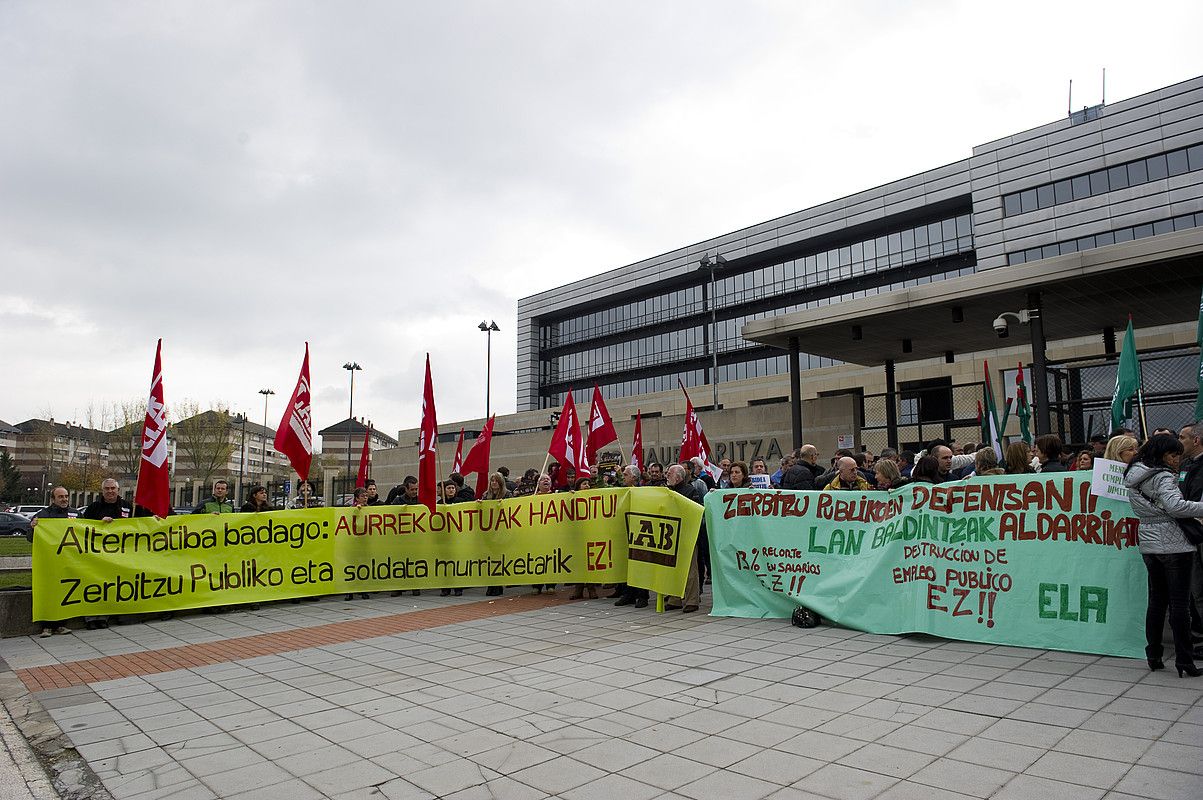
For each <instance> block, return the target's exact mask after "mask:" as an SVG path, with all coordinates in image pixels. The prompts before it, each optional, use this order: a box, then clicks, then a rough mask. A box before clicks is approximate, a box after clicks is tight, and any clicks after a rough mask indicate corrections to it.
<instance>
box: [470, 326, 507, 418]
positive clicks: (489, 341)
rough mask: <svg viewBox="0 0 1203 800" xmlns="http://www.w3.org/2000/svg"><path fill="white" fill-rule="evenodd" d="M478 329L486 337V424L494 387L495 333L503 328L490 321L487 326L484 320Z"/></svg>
mask: <svg viewBox="0 0 1203 800" xmlns="http://www.w3.org/2000/svg"><path fill="white" fill-rule="evenodd" d="M476 327H478V328H480V329H481V331H482V332H484V335H485V422H488V421H489V410H490V409H489V393H490V390H491V389H492V388H493V387H492V372H493V332H494V331H497V332H500V331H501V328H498V327H497V323H496V322H495V321H493V320H489V322H488V324H485V321H484V320H481V321H480V324H479V325H477V326H476Z"/></svg>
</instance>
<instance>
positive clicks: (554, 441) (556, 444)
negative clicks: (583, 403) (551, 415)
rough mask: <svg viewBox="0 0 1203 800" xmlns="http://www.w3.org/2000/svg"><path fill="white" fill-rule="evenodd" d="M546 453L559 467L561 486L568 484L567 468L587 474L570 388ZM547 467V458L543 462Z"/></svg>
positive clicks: (587, 468)
mask: <svg viewBox="0 0 1203 800" xmlns="http://www.w3.org/2000/svg"><path fill="white" fill-rule="evenodd" d="M547 454H548V456H550V457H551V458H554V459H556V461H558V462H559V464H560V469H559V470H558V471H557V473H556V476H555V477H556V480H557V482H558V483H559V484H560V485H562V486H567V485H568V470H569V469H572V470H574V471H575V472H576V474H577V476H578V477H579V476H582V475H588V474H589V457H588V455H587V454H586V452H585V443H584V442H582V441H581V426H580V423H579V422H578V421H577V416H576V403H575V402H573V400H572V389H569V390H568V394H567V396H566V397H565V398H564V408H563V409H562V410H561V411H560V420H559V422H557V423H556V429H555V431H554V432H553V433H552V435H551V444H549V445H548V446H547ZM543 465H544V469H545V470H546V467H547V459H544V462H543Z"/></svg>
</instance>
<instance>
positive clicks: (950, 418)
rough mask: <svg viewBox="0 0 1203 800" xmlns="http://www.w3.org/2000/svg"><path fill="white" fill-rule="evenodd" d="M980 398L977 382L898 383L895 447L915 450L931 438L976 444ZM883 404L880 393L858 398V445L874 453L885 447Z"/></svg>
mask: <svg viewBox="0 0 1203 800" xmlns="http://www.w3.org/2000/svg"><path fill="white" fill-rule="evenodd" d="M981 399H982V384H981V383H980V382H978V383H959V384H953V383H951V382H949V383H944V384H938V383H936V382H932V383H931V384H930V385H911V386H908V385H906V384H900V385H899V387H898V391H897V393H896V395H895V412H896V419H897V421H898V444H899V448H900V449H902V450H919V449H920V448H922V447H923V446H924V445H925V444H926V443H927V442H930V441H931V440H932V439H945V440H951V439H955V440H957V441H958V442H962V443H964V442H970V441H972V442H976V441H977V440H979V439H980V438H981V427H980V426H979V425H978V420H977V406H978V403H979V402H980V401H981ZM886 402H887V396H886V395H885V394H884V393H881V394H867V395H864V396H863V397H862V402H861V409H862V410H861V442H862V444H864V445H865V446H866V447H868V448H869V449H870V450H873V451H875V452H881V448H883V447H889V443H888V439H889V433H888V431H887V429H886Z"/></svg>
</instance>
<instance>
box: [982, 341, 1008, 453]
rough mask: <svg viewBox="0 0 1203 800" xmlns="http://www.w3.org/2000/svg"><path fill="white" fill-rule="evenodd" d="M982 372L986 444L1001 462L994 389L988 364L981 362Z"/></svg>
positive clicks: (1000, 444)
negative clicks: (983, 376)
mask: <svg viewBox="0 0 1203 800" xmlns="http://www.w3.org/2000/svg"><path fill="white" fill-rule="evenodd" d="M982 372H983V374H984V375H985V380H984V381H983V382H982V395H983V400H984V401H985V406H984V408H983V409H982V410H983V412H984V413H983V414H982V422H983V423H984V426H985V428H986V431H987V434H988V438H987V439H986V442H985V443H986V444H988V445H990V446H991V447H993V448H994V455H995V456H997V457H998V460H999V461H1000V462H1001V461H1002V460H1003V444H1002V430H1001V429H1000V428H999V427H998V409H997V408H996V406H995V405H994V387H993V386H992V385H991V384H990V362H989V361H984V362H982Z"/></svg>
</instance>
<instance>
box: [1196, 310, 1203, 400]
mask: <svg viewBox="0 0 1203 800" xmlns="http://www.w3.org/2000/svg"><path fill="white" fill-rule="evenodd" d="M1195 339H1196V340H1197V341H1198V343H1199V388H1198V392H1197V394H1196V395H1195V419H1197V420H1199V419H1203V294H1200V296H1199V327H1198V328H1197V329H1196V331H1195Z"/></svg>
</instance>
